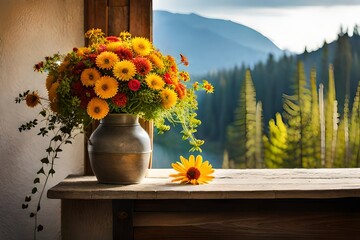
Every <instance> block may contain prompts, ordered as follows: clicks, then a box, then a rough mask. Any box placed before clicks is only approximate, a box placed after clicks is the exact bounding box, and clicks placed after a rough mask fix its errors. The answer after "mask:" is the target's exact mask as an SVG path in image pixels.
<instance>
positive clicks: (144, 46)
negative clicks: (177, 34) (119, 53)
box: [131, 37, 152, 56]
mask: <svg viewBox="0 0 360 240" xmlns="http://www.w3.org/2000/svg"><path fill="white" fill-rule="evenodd" d="M131 43H132V46H133V49H134V52H135V53H137V54H139V55H140V56H147V55H149V54H150V53H151V51H152V45H151V43H150V41H149V40H148V39H146V38H143V37H134V38H133V39H132V40H131Z"/></svg>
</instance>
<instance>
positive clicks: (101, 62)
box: [96, 51, 119, 70]
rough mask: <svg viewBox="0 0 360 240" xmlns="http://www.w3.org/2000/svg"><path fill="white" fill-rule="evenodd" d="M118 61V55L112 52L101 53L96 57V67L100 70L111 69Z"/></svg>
mask: <svg viewBox="0 0 360 240" xmlns="http://www.w3.org/2000/svg"><path fill="white" fill-rule="evenodd" d="M118 61H119V57H118V55H116V54H115V53H113V52H108V51H105V52H102V53H100V54H99V55H98V56H97V57H96V66H98V67H99V68H101V69H108V70H109V69H111V68H112V67H113V66H114V64H115V63H116V62H118Z"/></svg>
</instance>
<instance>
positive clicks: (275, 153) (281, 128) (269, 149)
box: [263, 113, 288, 168]
mask: <svg viewBox="0 0 360 240" xmlns="http://www.w3.org/2000/svg"><path fill="white" fill-rule="evenodd" d="M287 139H288V135H287V127H286V125H285V123H284V122H283V120H282V117H281V114H280V113H276V114H275V120H274V119H270V121H269V134H268V137H267V136H266V135H264V137H263V141H264V162H265V166H266V167H267V168H281V167H288V166H286V165H285V164H286V160H287V159H288V155H287V154H288V150H287V146H288V145H287Z"/></svg>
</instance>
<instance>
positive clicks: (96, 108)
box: [87, 97, 109, 120]
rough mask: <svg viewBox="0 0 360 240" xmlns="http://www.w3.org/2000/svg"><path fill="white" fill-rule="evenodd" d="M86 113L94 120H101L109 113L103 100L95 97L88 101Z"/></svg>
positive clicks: (107, 106)
mask: <svg viewBox="0 0 360 240" xmlns="http://www.w3.org/2000/svg"><path fill="white" fill-rule="evenodd" d="M87 113H88V114H89V116H90V117H91V118H93V119H95V120H100V119H103V118H104V117H106V115H107V114H108V113H109V105H108V104H107V102H106V101H105V100H103V99H100V98H97V97H95V98H93V99H91V100H90V102H89V104H88V106H87Z"/></svg>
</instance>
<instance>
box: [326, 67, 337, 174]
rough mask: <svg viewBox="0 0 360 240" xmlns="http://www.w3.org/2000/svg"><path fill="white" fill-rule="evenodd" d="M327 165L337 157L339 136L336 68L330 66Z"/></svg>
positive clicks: (327, 104)
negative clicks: (336, 150)
mask: <svg viewBox="0 0 360 240" xmlns="http://www.w3.org/2000/svg"><path fill="white" fill-rule="evenodd" d="M325 109H326V111H325V146H326V154H325V167H332V165H333V163H334V157H335V146H336V136H337V132H336V131H337V122H338V114H337V101H336V93H335V80H334V70H333V67H332V65H330V66H329V83H328V91H327V97H326V102H325Z"/></svg>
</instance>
